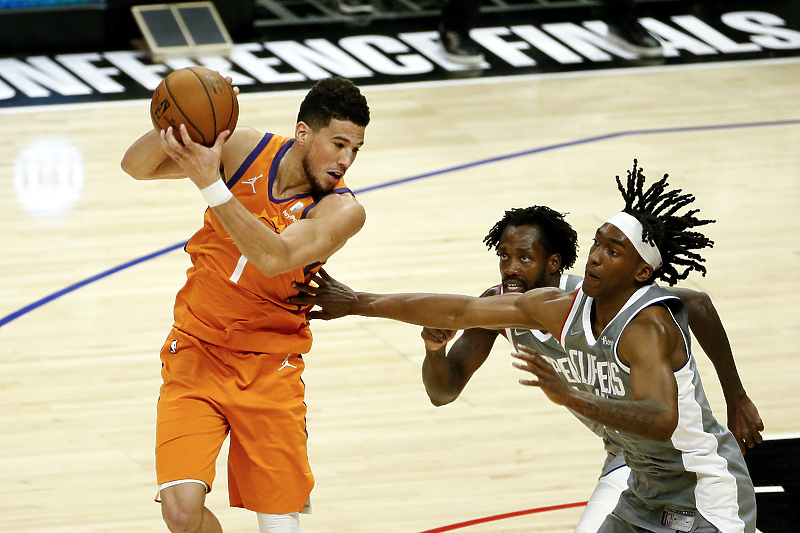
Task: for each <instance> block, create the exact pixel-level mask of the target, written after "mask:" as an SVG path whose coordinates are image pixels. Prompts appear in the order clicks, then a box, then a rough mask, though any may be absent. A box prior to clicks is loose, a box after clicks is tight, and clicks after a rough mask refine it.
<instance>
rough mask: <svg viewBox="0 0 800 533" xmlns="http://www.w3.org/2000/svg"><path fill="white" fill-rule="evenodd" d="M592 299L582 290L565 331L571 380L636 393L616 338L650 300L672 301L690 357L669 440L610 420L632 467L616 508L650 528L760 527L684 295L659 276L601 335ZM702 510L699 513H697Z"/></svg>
mask: <svg viewBox="0 0 800 533" xmlns="http://www.w3.org/2000/svg"><path fill="white" fill-rule="evenodd" d="M592 303H593V299H592V298H590V297H588V296H586V295H585V294H584V292H583V291H582V290H579V291H578V295H577V297H576V299H575V302H574V303H573V306H572V309H571V310H570V314H569V316H568V317H567V320H566V322H565V325H564V329H563V330H562V332H561V344H562V346H564V348H565V349H566V353H567V354H568V355H567V356H566V359H565V360H564V361H562V362H560V364H559V365H554V366H555V367H556V369H557V370H558V371H559V374H560V375H561V376H562V378H563V379H565V380H566V381H567V382H569V383H570V385H572V387H574V388H576V389H579V390H583V391H587V392H591V393H594V394H597V395H600V396H603V397H606V398H612V399H619V400H632V399H633V397H632V395H631V386H630V385H631V384H630V369H629V368H628V367H627V366H626V365H625V364H624V363H623V362H622V361H621V360H620V358H619V356H618V354H617V346H618V343H619V339H620V336H621V335H622V332H623V331H624V329H625V327H626V326H627V325H628V324H629V323H630V322H631V320H633V319H634V317H635V316H636V315H637V314H638V313H639V312H640V311H641V310H642V309H644V308H646V307H648V306H651V305H663V306H664V307H666V308H667V309H668V310H669V311H670V313H671V315H672V317H673V319H674V320H675V323H676V324H677V325H678V327H679V328H680V331H681V334H682V335H683V339H684V343H685V346H686V353H687V355H688V359H687V361H686V363H685V364H684V365H683V366H682V367H681V368H679V369H678V370H676V371H675V379H676V380H677V383H678V427H677V429H676V430H675V432H674V433H673V435H672V438H671V439H670V440H669V441H667V442H659V441H654V440H649V439H645V438H643V437H639V436H636V435H631V434H627V433H623V432H621V431H617V430H614V429H611V428H606V430H605V437H606V439H607V440H608V441H609V442H610V443H611V444H613V445H615V446H618V447H619V448H621V449H622V451H623V454H624V456H625V462H626V463H627V464H628V466H629V467H630V468H631V470H632V473H631V477H630V479H629V480H628V490H626V491H625V492H623V493H622V496H621V497H620V500H619V503H618V504H617V507H616V509H615V510H614V514H616V515H617V516H618V517H620V518H622V519H623V520H625V521H626V522H629V523H631V524H633V525H636V526H639V527H642V528H646V529H648V530H650V531H656V532H664V533H669V532H672V531H693V530H694V529H696V528H697V527H698V525H700V524H704V525H705V522H706V521H707V522H708V523H710V524H712V525H713V526H714V527H716V528H717V529H718V530H720V531H723V532H725V533H738V532H746V533H753V532H754V531H755V516H756V515H755V493H754V491H753V484H752V481H751V480H750V476H749V474H748V472H747V467H746V466H745V463H744V458H743V457H742V454H741V451H740V450H739V446H738V444H737V443H736V440H735V438H734V437H733V434H731V432H730V431H729V430H728V429H727V428H725V427H724V426H723V425H721V424H720V423H718V422H717V420H716V419H715V418H714V416H713V415H712V413H711V409H710V407H709V404H708V400H707V398H706V396H705V393H704V392H703V386H702V383H701V381H700V376H699V374H698V373H697V369H696V367H695V361H694V358H693V357H692V355H691V347H690V335H689V322H688V313H687V311H686V308H685V306H684V305H683V302H681V301H680V299H678V298H677V297H675V296H674V295H672V294H671V293H670V292H669V291H667V290H666V289H664V288H661V287H658V286H657V285H655V284H652V285H648V286H646V287H642V288H641V289H639V290H638V291H637V292H636V293H634V294H633V296H631V298H630V299H629V300H628V302H627V303H626V304H625V305H624V306H623V308H622V309H621V310H620V312H619V313H618V314H617V316H616V317H614V319H613V320H612V321H611V322H610V323H609V324H608V325H607V326H606V328H605V329H604V330H603V332H602V334H601V335H600V338H598V339H595V338H594V335H593V333H592V328H591V311H592ZM698 515H699V516H698Z"/></svg>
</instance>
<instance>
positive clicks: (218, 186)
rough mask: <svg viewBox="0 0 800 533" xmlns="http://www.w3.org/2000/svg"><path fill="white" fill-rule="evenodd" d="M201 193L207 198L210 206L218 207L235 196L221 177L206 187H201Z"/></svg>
mask: <svg viewBox="0 0 800 533" xmlns="http://www.w3.org/2000/svg"><path fill="white" fill-rule="evenodd" d="M200 194H202V195H203V198H205V199H206V203H207V204H208V207H217V206H218V205H221V204H224V203H225V202H227V201H228V200H230V199H231V198H233V194H232V193H231V191H230V189H228V186H227V185H225V182H224V181H222V179H221V178H220V179H218V180H217V181H215V182H214V183H212V184H211V185H209V186H208V187H206V188H205V189H200Z"/></svg>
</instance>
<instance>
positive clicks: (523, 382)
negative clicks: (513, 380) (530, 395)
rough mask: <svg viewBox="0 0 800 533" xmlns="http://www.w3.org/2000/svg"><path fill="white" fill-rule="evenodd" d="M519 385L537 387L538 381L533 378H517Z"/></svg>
mask: <svg viewBox="0 0 800 533" xmlns="http://www.w3.org/2000/svg"><path fill="white" fill-rule="evenodd" d="M519 383H520V385H527V386H529V387H538V386H539V381H537V380H535V379H521V380H519Z"/></svg>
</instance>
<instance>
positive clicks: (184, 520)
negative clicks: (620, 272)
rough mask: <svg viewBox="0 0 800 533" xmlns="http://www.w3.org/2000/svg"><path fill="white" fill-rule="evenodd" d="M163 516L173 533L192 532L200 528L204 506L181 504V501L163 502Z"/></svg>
mask: <svg viewBox="0 0 800 533" xmlns="http://www.w3.org/2000/svg"><path fill="white" fill-rule="evenodd" d="M161 516H162V517H163V518H164V523H165V524H167V528H169V530H170V531H171V532H172V533H191V532H193V531H197V530H198V529H199V528H200V523H201V521H202V518H203V513H202V507H200V508H196V507H194V506H188V505H181V504H180V503H179V502H171V503H166V502H162V503H161Z"/></svg>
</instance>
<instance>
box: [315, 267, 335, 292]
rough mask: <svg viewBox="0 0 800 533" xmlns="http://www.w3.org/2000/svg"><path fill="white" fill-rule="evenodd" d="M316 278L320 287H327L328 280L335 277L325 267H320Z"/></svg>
mask: <svg viewBox="0 0 800 533" xmlns="http://www.w3.org/2000/svg"><path fill="white" fill-rule="evenodd" d="M314 279H315V280H317V283H318V284H319V286H320V287H326V286H327V285H328V282H329V281H330V280H332V279H333V278H332V277H331V276H330V274H328V273H327V272H326V271H325V269H324V268H320V269H319V272H317V275H316V276H314Z"/></svg>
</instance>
